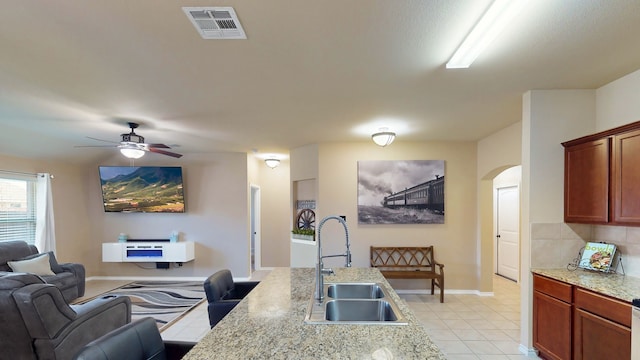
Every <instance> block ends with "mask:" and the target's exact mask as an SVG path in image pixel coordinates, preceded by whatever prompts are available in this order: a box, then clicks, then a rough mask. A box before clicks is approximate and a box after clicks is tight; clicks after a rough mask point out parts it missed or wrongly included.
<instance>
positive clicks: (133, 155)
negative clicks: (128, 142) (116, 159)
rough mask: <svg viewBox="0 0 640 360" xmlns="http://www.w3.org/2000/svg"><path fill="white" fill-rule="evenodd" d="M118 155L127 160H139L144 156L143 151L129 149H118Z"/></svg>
mask: <svg viewBox="0 0 640 360" xmlns="http://www.w3.org/2000/svg"><path fill="white" fill-rule="evenodd" d="M120 153H122V155H124V156H125V157H126V158H129V159H140V158H141V157H143V156H144V150H140V149H137V148H130V147H123V148H120Z"/></svg>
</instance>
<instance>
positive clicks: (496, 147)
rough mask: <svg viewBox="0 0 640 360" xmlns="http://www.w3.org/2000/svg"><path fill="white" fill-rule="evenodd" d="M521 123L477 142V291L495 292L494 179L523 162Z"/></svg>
mask: <svg viewBox="0 0 640 360" xmlns="http://www.w3.org/2000/svg"><path fill="white" fill-rule="evenodd" d="M521 149H522V122H517V123H515V124H513V125H511V126H508V127H506V128H504V129H502V130H500V131H498V132H496V133H494V134H492V135H490V136H487V137H486V138H484V139H482V140H480V141H478V164H477V169H478V170H477V175H476V176H477V189H478V190H477V191H478V214H479V216H478V228H479V232H478V238H479V241H478V242H477V245H476V246H477V247H478V254H479V256H478V272H477V274H476V276H477V278H478V282H479V284H478V290H480V291H481V292H491V291H493V273H494V266H493V264H494V247H493V245H494V229H493V228H494V223H495V219H494V212H493V188H494V187H493V178H494V177H496V176H497V175H498V174H500V172H502V171H503V170H505V169H507V168H509V167H511V166H515V165H519V164H520V163H521V161H522V155H521Z"/></svg>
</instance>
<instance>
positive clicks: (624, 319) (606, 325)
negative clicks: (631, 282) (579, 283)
mask: <svg viewBox="0 0 640 360" xmlns="http://www.w3.org/2000/svg"><path fill="white" fill-rule="evenodd" d="M573 322H574V328H573V358H574V359H582V360H602V359H619V360H629V359H631V305H630V304H627V303H624V302H622V301H619V300H615V299H611V298H608V297H606V296H603V295H600V294H597V293H594V292H591V291H588V290H584V289H581V288H578V287H576V288H575V289H574V314H573Z"/></svg>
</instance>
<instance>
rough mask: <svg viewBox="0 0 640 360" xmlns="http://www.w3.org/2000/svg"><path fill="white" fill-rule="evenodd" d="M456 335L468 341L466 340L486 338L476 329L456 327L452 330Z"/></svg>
mask: <svg viewBox="0 0 640 360" xmlns="http://www.w3.org/2000/svg"><path fill="white" fill-rule="evenodd" d="M452 331H453V333H454V334H456V336H458V338H459V339H460V340H463V341H468V340H483V341H484V340H486V338H485V337H484V336H483V335H482V333H481V332H480V331H478V330H476V329H457V330H452Z"/></svg>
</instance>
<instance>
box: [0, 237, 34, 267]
mask: <svg viewBox="0 0 640 360" xmlns="http://www.w3.org/2000/svg"><path fill="white" fill-rule="evenodd" d="M33 254H38V249H37V248H36V247H35V246H33V245H29V244H27V243H26V242H24V241H1V242H0V271H11V268H10V267H9V265H8V264H7V261H15V260H20V259H23V258H25V257H27V256H29V255H33Z"/></svg>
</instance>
